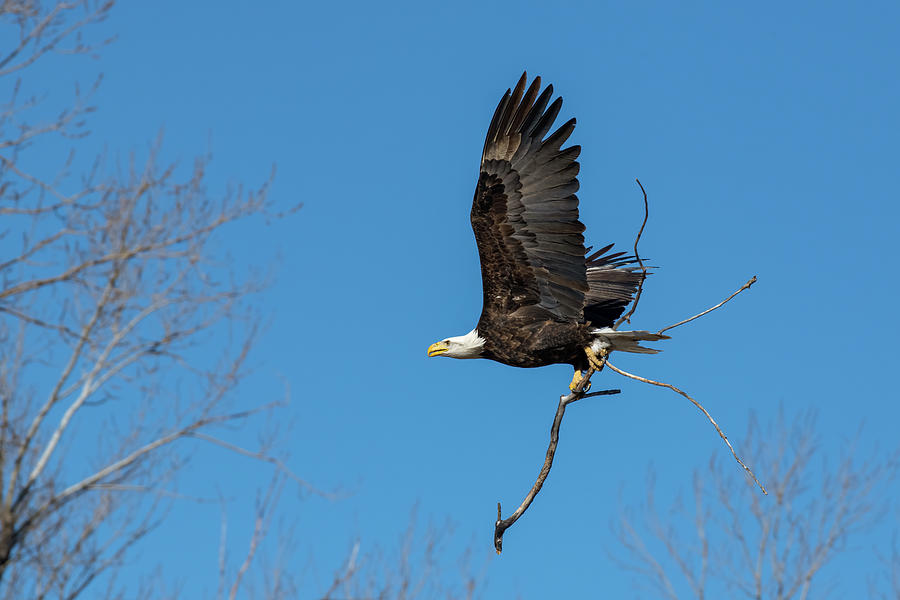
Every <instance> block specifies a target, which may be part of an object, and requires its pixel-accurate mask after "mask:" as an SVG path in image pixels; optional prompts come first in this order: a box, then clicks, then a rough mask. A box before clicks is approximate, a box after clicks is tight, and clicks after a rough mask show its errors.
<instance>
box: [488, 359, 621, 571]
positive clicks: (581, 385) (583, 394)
mask: <svg viewBox="0 0 900 600" xmlns="http://www.w3.org/2000/svg"><path fill="white" fill-rule="evenodd" d="M603 360H604V361H605V359H603ZM602 365H603V362H601V368H602ZM594 373H596V370H594V368H593V367H591V368H590V369H588V371H587V373H586V374H585V376H584V378H583V379H582V380H581V381H580V382H578V386H576V388H575V390H574V391H573V392H572V393H571V394H568V395H566V396H560V397H559V405H557V407H556V416H555V417H554V418H553V425H552V426H551V427H550V445H549V446H548V447H547V455H546V456H545V457H544V465H543V466H542V467H541V472H540V473H539V474H538V478H537V481H535V482H534V485H533V486H531V490H530V491H529V492H528V495H527V496H525V499H524V500H523V501H522V504H520V505H519V508H517V509H516V511H515V512H514V513H513V514H511V515H510V516H509V517H507V518H506V519H504V518H503V513H502V512H501V508H500V503H499V502H498V503H497V521H496V522H495V523H494V549H495V550H496V551H497V554H500V552H502V551H503V533H504V532H505V531H506V530H507V529H509V528H510V527H512V524H513V523H515V522H516V521H517V520H518V519H519V517H521V516H522V515H523V514H525V511H526V510H528V507H529V506H531V502H532V501H533V500H534V498H535V496H537V495H538V492H540V491H541V487H543V485H544V481H545V480H546V479H547V475H549V474H550V468H551V467H552V466H553V456H554V455H555V454H556V446H557V444H558V443H559V426H560V424H561V423H562V419H563V416H564V415H565V414H566V407H567V406H568V405H569V404H572V403H573V402H577V401H578V400H581V399H582V398H591V397H593V396H609V395H612V394H618V393H620V391H621V390H603V391H600V392H591V393H587V387H588V383H589V382H590V380H591V375H593V374H594Z"/></svg>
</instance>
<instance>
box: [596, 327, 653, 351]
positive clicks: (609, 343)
mask: <svg viewBox="0 0 900 600" xmlns="http://www.w3.org/2000/svg"><path fill="white" fill-rule="evenodd" d="M591 333H593V334H595V335H596V336H597V337H596V339H595V340H594V343H593V344H591V349H592V350H593V351H594V352H599V351H600V349H605V350H609V351H613V350H618V351H620V352H635V353H637V354H656V353H658V352H660V350H657V349H655V348H646V347H644V346H641V345H640V344H639V343H638V342H658V341H659V340H667V339H669V336H667V335H662V334H660V333H651V332H649V331H616V330H614V329H610V328H609V327H604V328H602V329H595V330H594V331H592V332H591Z"/></svg>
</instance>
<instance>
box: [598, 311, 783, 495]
mask: <svg viewBox="0 0 900 600" xmlns="http://www.w3.org/2000/svg"><path fill="white" fill-rule="evenodd" d="M707 312H709V311H707ZM698 316H699V315H698ZM606 364H607V366H609V368H610V369H612V370H613V371H615V372H616V373H618V374H619V375H624V376H625V377H628V378H630V379H634V380H637V381H643V382H644V383H649V384H651V385H658V386H659V387H664V388H669V389H670V390H672V391H673V392H675V393H678V394H681V395H682V396H684V397H685V398H687V399H688V400H690V401H691V403H692V404H693V405H694V406H696V407H697V408H699V409H700V411H701V412H702V413H703V414H704V415H706V418H707V419H709V422H710V423H712V426H713V427H715V428H716V431H717V432H718V433H719V437H721V438H722V441H724V442H725V445H726V446H728V449H729V450H731V455H732V456H734V460H736V461H737V462H738V464H739V465H741V466H742V467H744V470H745V471H746V472H747V473H748V474H749V475H750V477H751V478H752V479H753V481H755V482H756V485H758V486H759V489H761V490H762V493H763V494H765V495H768V494H769V493H768V492H767V491H766V488H765V487H763V484H761V483H760V482H759V479H757V478H756V475H754V474H753V471H751V470H750V467H748V466H747V465H745V464H744V461H742V460H741V459H740V457H738V455H737V452H735V451H734V447H733V446H732V445H731V442H729V441H728V437H726V436H725V432H724V431H722V428H721V427H719V424H718V423H716V420H715V419H713V418H712V415H711V414H709V412H708V411H707V410H706V409H705V408H703V405H702V404H700V403H699V402H697V401H696V400H694V399H693V398H691V397H690V396H688V395H687V394H686V393H685V392H683V391H681V390H679V389H678V388H677V387H675V386H674V385H672V384H670V383H662V382H660V381H653V380H652V379H647V378H646V377H641V376H640V375H633V374H631V373H628V372H626V371H623V370H622V369H620V368H618V367H616V366H615V365H613V364H612V363H610V362H609V361H606Z"/></svg>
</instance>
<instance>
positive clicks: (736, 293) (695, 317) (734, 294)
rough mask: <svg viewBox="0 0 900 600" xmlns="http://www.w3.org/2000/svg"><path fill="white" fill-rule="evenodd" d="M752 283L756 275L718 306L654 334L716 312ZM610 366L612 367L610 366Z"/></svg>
mask: <svg viewBox="0 0 900 600" xmlns="http://www.w3.org/2000/svg"><path fill="white" fill-rule="evenodd" d="M754 283H756V275H754V276H753V277H751V278H750V280H749V281H747V283H745V284H744V285H742V286H741V289H739V290H738V291H736V292H735V293H733V294H732V295H730V296H728V297H727V298H725V299H724V300H722V301H721V302H719V303H718V304H716V305H715V306H713V307H712V308H707V309H706V310H704V311H703V312H702V313H700V314H697V315H694V316H693V317H691V318H689V319H685V320H684V321H679V322H677V323H675V324H674V325H669V326H668V327H663V328H662V329H660V330H659V331H657V332H656V333H657V334H660V333H662V332H663V331H668V330H670V329H674V328H676V327H678V326H679V325H684V324H685V323H690V322H691V321H693V320H694V319H699V318H700V317H702V316H703V315H705V314H708V313H711V312H712V311H714V310H716V309H717V308H719V307H720V306H722V305H723V304H725V303H726V302H728V301H729V300H731V299H732V298H734V297H735V296H737V295H738V294H740V293H741V292H743V291H744V290H749V289H750V286H751V285H753V284H754ZM610 366H612V365H610Z"/></svg>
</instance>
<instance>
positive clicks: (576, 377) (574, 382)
mask: <svg viewBox="0 0 900 600" xmlns="http://www.w3.org/2000/svg"><path fill="white" fill-rule="evenodd" d="M582 379H584V376H583V375H582V374H581V371H580V370H579V369H575V374H574V375H572V383H570V384H569V390H570V391H572V392H573V393H574V392H575V389H576V388H577V387H578V384H579V383H581V380H582ZM590 389H591V382H590V381H588V383H587V385H586V386H585V387H584V389H583V390H582V391H583V392H586V391H588V390H590Z"/></svg>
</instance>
